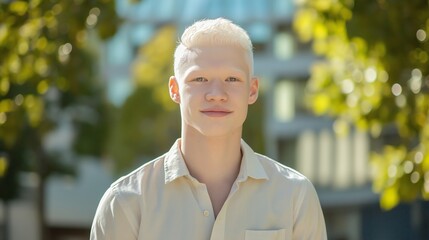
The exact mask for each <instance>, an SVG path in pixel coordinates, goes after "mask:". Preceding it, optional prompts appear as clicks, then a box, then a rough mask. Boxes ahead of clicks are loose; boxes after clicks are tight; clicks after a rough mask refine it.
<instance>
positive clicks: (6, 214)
mask: <svg viewBox="0 0 429 240" xmlns="http://www.w3.org/2000/svg"><path fill="white" fill-rule="evenodd" d="M9 223H10V208H9V201H7V200H4V201H3V238H2V239H4V240H9V239H10V238H9V229H10V228H9Z"/></svg>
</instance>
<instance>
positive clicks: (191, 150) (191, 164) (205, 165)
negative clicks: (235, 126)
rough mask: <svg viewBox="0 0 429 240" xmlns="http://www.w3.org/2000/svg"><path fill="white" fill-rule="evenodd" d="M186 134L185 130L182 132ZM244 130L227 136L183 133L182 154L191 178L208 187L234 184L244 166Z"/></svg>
mask: <svg viewBox="0 0 429 240" xmlns="http://www.w3.org/2000/svg"><path fill="white" fill-rule="evenodd" d="M182 130H183V129H182ZM240 143H241V129H239V130H237V132H236V133H232V134H229V135H227V136H215V137H211V136H210V137H208V136H204V135H202V134H201V133H199V132H198V131H196V130H195V129H188V130H185V131H182V140H181V151H182V154H183V157H184V159H185V162H186V165H187V167H188V169H189V172H190V174H191V175H192V176H193V177H195V178H196V179H197V180H198V181H200V182H202V183H205V184H214V183H220V182H222V183H230V184H232V183H233V182H234V181H235V179H236V177H237V175H238V172H239V170H240V164H241V147H240Z"/></svg>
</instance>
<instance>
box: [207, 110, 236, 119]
mask: <svg viewBox="0 0 429 240" xmlns="http://www.w3.org/2000/svg"><path fill="white" fill-rule="evenodd" d="M201 113H202V114H204V115H206V116H209V117H224V116H227V115H229V114H231V113H232V111H229V110H226V109H205V110H202V111H201Z"/></svg>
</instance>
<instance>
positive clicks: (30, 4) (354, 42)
mask: <svg viewBox="0 0 429 240" xmlns="http://www.w3.org/2000/svg"><path fill="white" fill-rule="evenodd" d="M0 6H1V7H0V199H1V204H0V239H5V240H6V239H7V240H15V239H16V240H18V239H29V240H33V239H34V240H39V239H47V240H48V239H88V237H89V230H90V226H91V222H92V218H93V216H94V213H95V210H96V207H97V204H98V201H99V200H100V198H101V196H102V194H103V193H104V191H105V190H106V189H107V188H108V186H109V185H110V184H111V183H112V182H113V181H114V180H116V179H117V178H118V177H119V176H121V175H123V174H126V173H128V172H129V171H131V170H132V169H134V168H136V167H137V166H140V165H141V164H143V163H145V162H147V161H148V160H151V159H153V158H154V157H157V156H159V155H161V154H163V153H164V152H166V151H167V150H168V149H169V148H170V146H171V145H172V144H173V143H174V141H175V139H176V138H177V137H178V136H180V115H179V111H178V107H177V106H176V105H175V104H173V102H172V101H171V100H170V99H169V96H168V90H167V80H168V78H169V76H171V75H172V74H173V65H172V64H173V52H174V48H175V46H176V43H177V40H178V37H179V35H180V34H181V33H182V31H183V30H184V29H185V27H186V26H188V25H190V24H192V23H193V22H194V21H196V20H199V19H202V18H216V17H225V18H229V19H231V20H233V21H234V22H235V23H237V24H239V25H240V26H242V27H243V28H244V29H246V30H247V31H248V33H249V35H250V37H251V39H252V41H253V44H254V53H255V55H254V56H255V74H256V75H257V76H259V77H260V79H261V81H260V84H261V92H260V98H259V100H258V103H257V104H255V105H252V106H251V107H250V109H249V116H248V119H247V121H246V123H245V130H244V134H243V135H244V136H243V138H244V139H245V140H246V141H247V142H248V143H249V144H250V145H251V146H253V148H254V149H255V150H256V151H258V152H261V153H263V154H265V155H267V156H269V157H271V158H274V159H276V160H278V161H279V162H282V163H284V164H286V165H288V166H290V167H293V168H295V169H297V170H298V171H300V172H302V173H303V174H304V175H306V176H307V177H308V178H310V180H311V181H312V182H313V184H314V185H315V187H316V189H317V192H318V195H319V198H320V201H321V204H322V208H323V211H324V215H325V219H326V225H327V230H328V238H329V239H332V240H357V239H368V240H370V239H377V240H380V239H389V240H395V239H398V240H399V239H429V204H428V202H427V201H426V200H428V199H429V150H428V149H429V75H428V74H429V62H428V60H429V41H428V36H427V34H428V31H429V2H428V1H427V0H409V1H396V0H360V1H354V0H297V1H293V0H141V1H140V0H116V1H115V0H91V1H84V0H73V1H65V0H64V1H41V0H28V1H18V0H0ZM243 211H247V209H243Z"/></svg>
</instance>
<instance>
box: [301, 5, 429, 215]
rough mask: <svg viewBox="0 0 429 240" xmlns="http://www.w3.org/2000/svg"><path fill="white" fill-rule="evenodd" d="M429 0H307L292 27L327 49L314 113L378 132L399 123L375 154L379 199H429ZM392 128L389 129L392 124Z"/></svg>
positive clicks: (318, 49)
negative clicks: (391, 140) (394, 138)
mask: <svg viewBox="0 0 429 240" xmlns="http://www.w3.org/2000/svg"><path fill="white" fill-rule="evenodd" d="M428 4H429V3H428V2H427V1H424V0H410V1H395V0H379V1H371V0H362V1H353V0H340V1H333V0H302V1H300V5H299V9H298V11H297V13H296V16H295V22H294V28H295V30H296V31H297V33H298V35H299V37H300V38H301V39H302V40H303V41H310V40H312V44H313V45H312V46H313V50H314V52H315V53H316V54H319V55H321V56H322V57H323V60H322V61H320V62H318V63H316V64H315V65H314V66H313V67H312V69H311V77H310V80H309V82H308V85H307V90H308V95H307V100H308V102H309V106H310V107H311V108H312V109H313V110H314V112H315V113H316V114H328V115H331V116H333V117H335V118H336V121H335V124H334V126H335V129H336V130H337V133H340V134H341V133H342V132H344V130H345V129H347V127H346V126H348V124H349V123H352V124H354V125H355V126H357V127H358V128H359V129H366V130H368V131H369V132H370V133H371V135H372V136H373V137H379V136H382V135H383V134H387V133H388V132H389V131H392V129H393V131H394V133H395V134H397V135H398V136H399V138H397V139H398V141H397V142H396V143H394V144H392V145H385V146H384V149H383V150H382V151H378V152H374V153H373V154H372V155H371V163H372V164H373V167H374V169H373V170H374V172H375V175H374V182H373V187H374V189H375V190H376V191H379V192H381V198H380V204H381V206H382V207H383V208H384V209H391V208H393V207H394V206H396V205H397V204H398V203H399V202H400V201H411V200H414V199H417V198H419V197H422V198H424V199H426V200H428V199H429V75H428V74H429V61H428V60H429V41H428V36H427V33H428V31H429V6H428ZM389 129H390V130H389Z"/></svg>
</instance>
